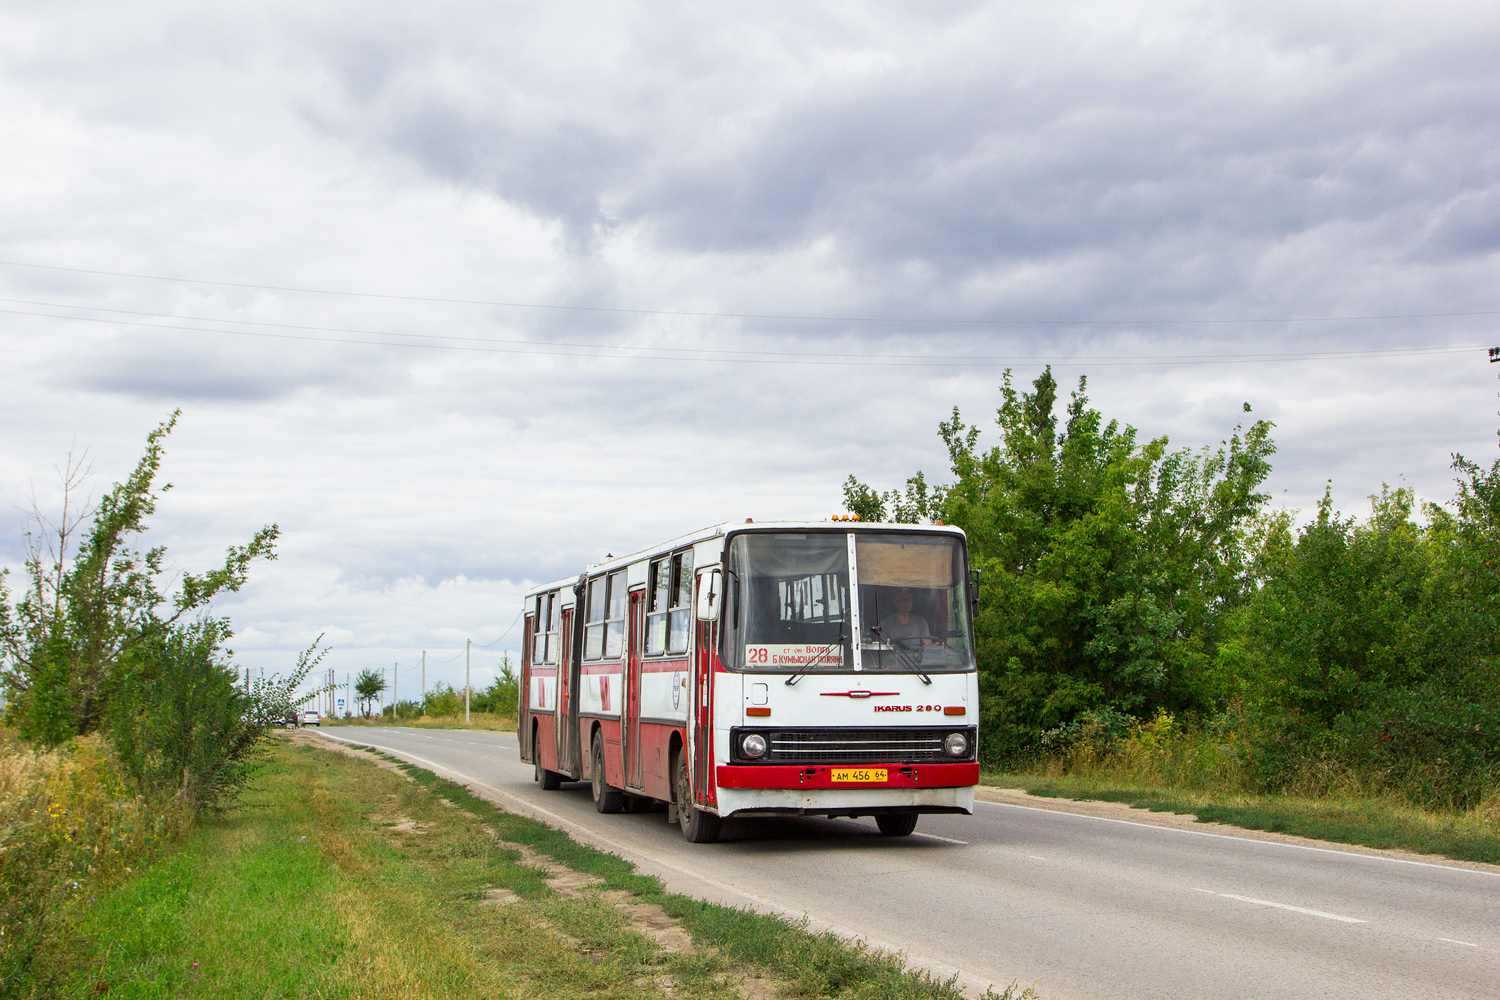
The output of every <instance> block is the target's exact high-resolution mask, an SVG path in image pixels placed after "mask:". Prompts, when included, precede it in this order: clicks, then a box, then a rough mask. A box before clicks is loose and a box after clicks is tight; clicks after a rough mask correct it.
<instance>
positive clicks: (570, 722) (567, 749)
mask: <svg viewBox="0 0 1500 1000" xmlns="http://www.w3.org/2000/svg"><path fill="white" fill-rule="evenodd" d="M575 611H576V606H575V607H573V608H565V609H563V613H562V627H561V631H560V633H559V638H562V639H563V642H562V650H561V655H560V656H559V658H558V664H557V702H556V704H555V705H554V706H553V715H552V723H553V726H552V728H553V730H554V732H553V735H554V736H555V737H556V739H557V769H558V771H560V772H561V773H562V774H564V775H567V776H568V777H570V778H576V777H577V776H578V775H579V774H581V773H582V771H581V770H580V769H579V767H578V764H577V762H576V761H575V758H576V757H577V755H578V698H577V691H578V666H579V664H578V660H579V657H578V650H577V649H576V648H575V643H574V642H573V617H574V613H575Z"/></svg>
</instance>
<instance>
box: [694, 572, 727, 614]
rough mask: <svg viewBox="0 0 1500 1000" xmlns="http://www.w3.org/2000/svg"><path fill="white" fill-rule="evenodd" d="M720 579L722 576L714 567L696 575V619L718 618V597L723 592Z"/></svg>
mask: <svg viewBox="0 0 1500 1000" xmlns="http://www.w3.org/2000/svg"><path fill="white" fill-rule="evenodd" d="M722 580H723V578H722V577H721V576H720V574H719V571H718V570H716V569H711V570H709V571H708V572H706V573H703V574H702V575H700V576H699V577H698V620H699V621H700V622H716V621H718V620H719V604H720V600H719V598H720V597H721V595H722V593H723V584H722Z"/></svg>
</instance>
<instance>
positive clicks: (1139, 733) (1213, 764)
mask: <svg viewBox="0 0 1500 1000" xmlns="http://www.w3.org/2000/svg"><path fill="white" fill-rule="evenodd" d="M1226 719H1227V717H1226ZM1226 719H1221V720H1218V721H1219V725H1216V726H1207V727H1205V726H1202V725H1200V724H1198V723H1197V722H1196V720H1194V719H1192V718H1191V717H1188V718H1181V717H1178V716H1174V715H1172V714H1171V713H1170V712H1167V711H1166V710H1164V709H1163V710H1160V711H1158V712H1157V713H1156V716H1155V717H1154V718H1152V719H1150V720H1149V721H1140V720H1136V719H1128V720H1124V721H1123V723H1122V720H1120V719H1118V718H1102V719H1101V718H1098V717H1096V716H1089V717H1085V718H1083V719H1080V720H1079V721H1077V722H1075V723H1074V725H1073V726H1072V727H1070V728H1069V731H1065V732H1064V731H1058V732H1054V733H1049V734H1045V736H1044V744H1050V747H1051V748H1050V750H1049V752H1047V753H1046V754H1045V755H1044V756H1043V757H1042V758H1041V759H1040V761H1039V762H1038V765H1037V770H1038V771H1039V772H1040V773H1042V774H1050V775H1065V774H1066V775H1074V776H1078V777H1087V778H1115V779H1120V780H1125V781H1131V782H1139V783H1142V784H1148V785H1158V786H1167V787H1171V788H1183V789H1194V790H1227V791H1237V790H1244V789H1246V788H1248V787H1249V786H1250V784H1251V782H1250V781H1249V778H1248V775H1247V773H1246V771H1245V768H1244V765H1243V763H1242V760H1241V757H1242V751H1241V748H1240V747H1239V746H1238V745H1237V744H1236V743H1235V742H1234V740H1235V739H1236V734H1235V733H1233V732H1232V731H1225V727H1224V725H1223V723H1224V722H1225V721H1226Z"/></svg>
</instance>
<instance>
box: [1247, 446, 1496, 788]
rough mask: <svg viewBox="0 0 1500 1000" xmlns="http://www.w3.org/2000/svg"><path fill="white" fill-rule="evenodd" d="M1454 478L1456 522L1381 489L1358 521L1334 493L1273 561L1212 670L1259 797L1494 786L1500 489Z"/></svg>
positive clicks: (1463, 465)
mask: <svg viewBox="0 0 1500 1000" xmlns="http://www.w3.org/2000/svg"><path fill="white" fill-rule="evenodd" d="M1454 464H1455V468H1457V469H1458V470H1459V471H1460V472H1461V473H1462V478H1460V480H1459V491H1458V496H1457V498H1456V499H1455V500H1454V502H1453V504H1452V506H1453V507H1454V508H1455V511H1454V512H1450V511H1448V510H1445V509H1444V508H1442V507H1439V506H1437V505H1434V504H1428V505H1426V506H1425V508H1424V510H1423V512H1422V513H1423V517H1422V518H1421V519H1418V518H1416V517H1415V516H1414V508H1415V499H1414V497H1413V494H1412V491H1411V490H1409V489H1405V488H1400V489H1389V488H1387V489H1384V490H1382V492H1381V493H1380V494H1378V495H1376V496H1374V497H1372V498H1371V513H1370V516H1369V518H1368V519H1366V520H1365V521H1363V522H1360V521H1357V520H1356V519H1354V518H1352V517H1344V516H1341V515H1340V514H1338V512H1336V511H1335V510H1334V509H1333V504H1332V498H1331V495H1329V494H1327V493H1325V495H1324V497H1323V500H1322V502H1321V503H1320V504H1319V506H1318V515H1317V518H1316V519H1315V520H1313V521H1312V522H1311V523H1309V524H1307V525H1305V526H1303V527H1302V528H1301V529H1299V530H1298V531H1296V532H1295V534H1293V533H1292V532H1291V531H1290V530H1289V529H1285V530H1284V533H1283V537H1282V538H1281V539H1280V540H1279V542H1278V543H1277V544H1275V545H1272V546H1268V547H1267V550H1266V554H1265V556H1264V558H1263V560H1262V564H1261V566H1260V568H1259V572H1260V575H1261V586H1260V587H1259V588H1258V589H1257V590H1256V592H1255V593H1254V594H1253V595H1252V597H1251V598H1250V600H1249V601H1248V602H1247V603H1245V604H1244V606H1243V607H1241V608H1240V610H1239V611H1238V612H1237V613H1236V614H1235V615H1234V616H1233V617H1232V619H1231V622H1230V629H1229V636H1228V638H1227V640H1226V642H1225V643H1224V644H1223V646H1222V648H1221V650H1220V653H1219V656H1218V669H1219V672H1220V674H1221V675H1223V676H1224V677H1226V678H1229V679H1230V681H1231V682H1232V683H1234V684H1236V685H1237V687H1238V690H1239V691H1240V692H1241V694H1242V696H1243V698H1244V699H1245V702H1246V705H1247V708H1248V710H1249V718H1248V722H1249V725H1250V726H1251V728H1252V732H1251V733H1249V734H1248V735H1249V739H1248V740H1247V741H1246V746H1247V752H1248V759H1249V762H1250V763H1251V765H1252V767H1253V768H1254V772H1255V774H1256V775H1257V777H1258V778H1259V780H1260V782H1261V783H1262V784H1263V785H1264V786H1265V787H1268V788H1272V789H1275V788H1279V787H1281V786H1282V785H1283V784H1284V783H1285V782H1286V781H1288V780H1292V779H1298V780H1300V781H1302V782H1303V784H1306V782H1307V780H1308V779H1307V777H1306V776H1307V775H1309V774H1315V775H1316V774H1322V775H1329V776H1330V779H1329V780H1334V779H1337V777H1338V775H1339V774H1340V773H1341V772H1344V771H1349V772H1352V773H1354V774H1357V775H1363V776H1364V777H1365V778H1366V780H1376V781H1378V782H1379V783H1382V784H1388V785H1392V786H1395V787H1399V788H1401V789H1403V790H1404V791H1405V792H1406V793H1407V794H1408V795H1409V796H1411V797H1412V798H1415V799H1417V800H1420V801H1425V802H1428V803H1436V804H1442V805H1459V806H1469V805H1473V804H1474V803H1475V802H1477V801H1478V800H1479V799H1480V798H1482V797H1483V796H1484V794H1485V793H1486V791H1487V790H1488V789H1489V788H1490V787H1492V786H1493V784H1494V782H1495V780H1496V779H1497V778H1500V642H1497V631H1496V629H1497V627H1500V620H1497V605H1500V587H1497V574H1496V570H1495V567H1496V566H1497V565H1500V561H1497V555H1500V550H1497V546H1496V540H1497V534H1500V533H1497V531H1496V526H1497V518H1496V517H1495V513H1496V510H1497V506H1496V501H1497V499H1500V488H1497V487H1500V480H1497V476H1496V472H1497V469H1494V468H1492V469H1491V470H1489V471H1488V472H1486V471H1484V470H1481V469H1479V468H1478V467H1476V466H1474V465H1472V464H1471V463H1468V462H1466V461H1465V460H1464V459H1463V458H1462V457H1461V456H1455V463H1454ZM1497 466H1500V463H1497ZM1329 765H1333V766H1329Z"/></svg>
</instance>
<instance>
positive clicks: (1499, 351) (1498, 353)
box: [1490, 347, 1500, 437]
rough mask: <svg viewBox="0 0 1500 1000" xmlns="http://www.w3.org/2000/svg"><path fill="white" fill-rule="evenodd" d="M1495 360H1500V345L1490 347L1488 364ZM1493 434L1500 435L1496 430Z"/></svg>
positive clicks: (1498, 412) (1499, 414)
mask: <svg viewBox="0 0 1500 1000" xmlns="http://www.w3.org/2000/svg"><path fill="white" fill-rule="evenodd" d="M1496 361H1500V347H1491V348H1490V364H1494V363H1495V362H1496ZM1497 377H1500V376H1497ZM1495 395H1497V396H1500V393H1496V394H1495ZM1496 416H1500V410H1497V411H1496ZM1495 436H1496V437H1500V431H1496V432H1495Z"/></svg>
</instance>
